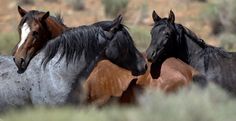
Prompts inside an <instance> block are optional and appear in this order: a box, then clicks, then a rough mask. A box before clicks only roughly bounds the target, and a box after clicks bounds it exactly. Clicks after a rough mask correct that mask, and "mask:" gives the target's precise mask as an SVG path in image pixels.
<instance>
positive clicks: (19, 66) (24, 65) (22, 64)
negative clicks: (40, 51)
mask: <svg viewBox="0 0 236 121" xmlns="http://www.w3.org/2000/svg"><path fill="white" fill-rule="evenodd" d="M14 62H15V64H16V67H17V69H18V70H17V73H18V74H22V73H24V72H25V71H26V69H27V67H28V65H29V61H24V62H20V63H19V62H16V61H15V60H14Z"/></svg>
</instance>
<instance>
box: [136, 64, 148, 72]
mask: <svg viewBox="0 0 236 121" xmlns="http://www.w3.org/2000/svg"><path fill="white" fill-rule="evenodd" d="M147 68H148V66H147V63H146V61H143V62H142V64H140V65H139V66H138V70H139V73H140V74H144V73H145V72H146V71H147Z"/></svg>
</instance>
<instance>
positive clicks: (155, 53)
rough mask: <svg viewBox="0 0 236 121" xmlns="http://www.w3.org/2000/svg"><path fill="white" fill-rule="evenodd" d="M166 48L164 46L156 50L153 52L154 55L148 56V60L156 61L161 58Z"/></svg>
mask: <svg viewBox="0 0 236 121" xmlns="http://www.w3.org/2000/svg"><path fill="white" fill-rule="evenodd" d="M164 49H165V48H164V47H162V48H161V49H159V50H156V51H154V52H153V54H152V56H151V57H148V61H149V62H151V63H154V62H156V61H157V59H158V58H160V57H161V55H162V54H163V53H164V52H165V50H164Z"/></svg>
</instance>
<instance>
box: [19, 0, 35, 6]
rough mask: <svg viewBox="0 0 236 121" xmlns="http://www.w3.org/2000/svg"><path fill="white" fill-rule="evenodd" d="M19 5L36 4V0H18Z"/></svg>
mask: <svg viewBox="0 0 236 121" xmlns="http://www.w3.org/2000/svg"><path fill="white" fill-rule="evenodd" d="M18 4H19V5H25V4H34V0H18Z"/></svg>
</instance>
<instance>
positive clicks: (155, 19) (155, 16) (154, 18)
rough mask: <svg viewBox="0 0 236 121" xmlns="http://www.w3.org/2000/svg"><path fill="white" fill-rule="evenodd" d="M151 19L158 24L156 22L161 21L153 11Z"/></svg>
mask: <svg viewBox="0 0 236 121" xmlns="http://www.w3.org/2000/svg"><path fill="white" fill-rule="evenodd" d="M152 19H153V21H154V22H158V21H160V20H161V17H159V16H158V15H157V13H156V11H155V10H153V12H152Z"/></svg>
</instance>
